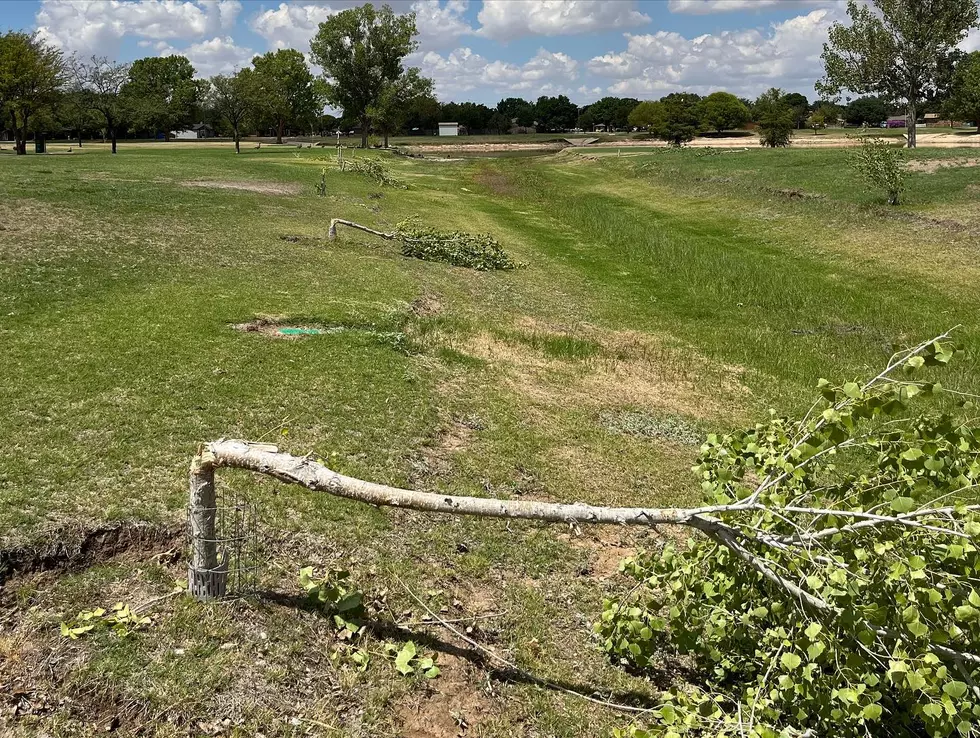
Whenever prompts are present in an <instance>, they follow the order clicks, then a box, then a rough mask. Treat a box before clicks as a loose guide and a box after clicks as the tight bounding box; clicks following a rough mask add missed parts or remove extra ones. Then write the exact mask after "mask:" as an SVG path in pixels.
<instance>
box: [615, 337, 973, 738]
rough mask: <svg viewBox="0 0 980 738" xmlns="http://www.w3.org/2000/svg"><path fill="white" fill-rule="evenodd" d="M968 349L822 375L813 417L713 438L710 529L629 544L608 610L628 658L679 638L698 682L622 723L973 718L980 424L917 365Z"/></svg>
mask: <svg viewBox="0 0 980 738" xmlns="http://www.w3.org/2000/svg"><path fill="white" fill-rule="evenodd" d="M956 353H957V350H956V349H955V347H953V346H952V345H951V344H949V343H947V342H945V341H938V342H933V343H930V344H924V345H923V346H922V347H919V348H918V349H915V350H913V351H911V352H906V353H904V354H901V355H896V357H894V359H895V361H893V362H891V363H890V370H891V371H886V372H885V373H884V375H883V376H881V377H879V378H877V379H876V380H873V381H872V382H870V383H868V384H865V385H863V386H862V385H859V384H858V383H856V382H848V383H845V384H843V385H842V386H839V387H834V386H832V385H830V383H828V382H826V380H821V382H820V385H819V386H820V393H821V395H822V399H821V400H820V402H819V403H818V404H817V405H815V406H814V407H813V408H811V412H810V413H808V415H807V416H806V417H805V418H804V419H803V420H800V421H797V422H791V421H790V420H788V419H785V418H779V417H776V416H774V415H773V416H771V417H770V418H769V419H768V420H767V421H766V422H763V423H760V424H758V425H757V426H756V427H754V428H752V429H750V430H748V431H745V432H740V433H733V434H730V435H723V436H709V437H708V441H707V443H705V444H704V445H703V446H702V448H701V455H700V458H699V464H698V466H697V467H695V471H696V472H697V474H698V476H699V477H700V479H701V487H702V490H703V494H704V503H705V505H706V508H703V509H707V511H708V512H707V513H706V515H707V518H708V519H707V520H705V521H704V524H703V526H699V527H700V528H701V530H702V532H703V533H704V535H703V536H698V537H697V538H696V539H691V540H690V541H689V542H688V543H686V544H685V545H674V544H668V545H666V546H665V547H664V548H663V549H662V550H661V551H658V552H656V553H642V552H641V553H640V554H638V555H637V556H636V557H635V558H633V559H628V560H627V561H625V562H624V563H623V565H621V569H622V570H623V571H625V572H626V573H627V574H628V575H630V576H631V577H633V578H635V579H636V580H637V585H636V586H635V587H634V588H632V589H631V590H630V592H629V593H628V594H627V595H625V596H623V597H622V598H618V599H611V600H607V601H606V602H605V604H604V612H603V615H602V620H601V621H600V622H599V623H597V625H596V630H597V632H598V633H599V634H600V636H601V637H602V639H603V643H604V647H605V650H606V651H607V652H608V653H609V654H610V655H611V656H613V657H614V659H615V660H617V661H619V662H621V663H624V664H627V665H629V666H632V667H634V668H638V669H641V670H643V669H647V668H651V667H656V666H657V665H660V664H662V661H663V654H664V653H665V652H671V651H673V652H675V653H679V654H682V655H685V656H686V657H687V658H689V659H692V660H693V665H694V667H695V669H696V670H697V673H698V674H700V676H701V683H700V685H699V686H696V687H695V686H689V687H684V688H682V687H677V688H675V689H673V690H672V691H671V692H669V693H668V694H667V695H666V697H665V698H664V701H663V703H662V704H661V706H660V707H659V708H658V709H657V710H655V711H654V712H653V713H652V715H653V716H654V718H655V719H656V721H657V722H656V723H655V724H654V725H653V726H652V727H651V728H649V729H644V728H639V727H637V726H631V727H630V728H627V729H625V730H624V731H621V732H620V735H622V736H634V735H635V736H652V735H658V736H660V735H674V736H680V735H693V734H696V735H712V736H719V735H724V736H731V737H733V736H754V737H755V738H759V737H760V736H772V737H773V738H775V737H776V736H802V735H812V736H834V738H838V737H841V738H850V737H853V738H857V736H867V735H902V736H924V735H930V736H950V735H956V734H959V735H962V736H964V737H965V736H970V735H975V734H976V733H975V726H976V725H977V722H978V720H980V697H978V696H977V693H976V691H975V690H974V689H973V688H971V686H970V685H972V684H974V683H975V682H977V681H980V585H978V575H980V551H978V546H977V541H978V538H980V515H978V512H980V510H978V507H980V506H978V505H976V504H975V503H976V490H977V487H978V485H980V428H978V427H974V426H973V425H971V424H970V423H971V421H972V422H975V418H973V417H972V416H973V415H974V413H973V412H971V411H972V409H973V408H972V401H966V402H961V401H957V399H956V398H957V395H956V394H955V393H954V394H952V395H951V396H947V395H945V392H944V391H943V390H942V388H941V387H940V385H939V384H938V383H932V382H927V381H921V380H916V379H915V376H916V374H917V373H918V372H919V371H920V368H921V367H923V366H926V365H933V366H941V365H944V364H946V363H947V362H948V361H949V360H950V359H951V358H952V357H953V356H954V355H955V354H956ZM899 369H901V370H903V371H904V372H906V373H907V374H908V375H910V376H909V377H908V378H906V379H897V378H894V377H892V376H891V375H892V374H895V373H897V372H898V370H899ZM923 397H924V398H938V401H937V405H938V411H937V412H936V413H929V412H927V411H925V410H922V409H919V408H918V407H917V404H918V403H919V401H920V398H923ZM913 398H916V399H913ZM944 398H945V399H944ZM957 405H958V406H959V407H958V409H957Z"/></svg>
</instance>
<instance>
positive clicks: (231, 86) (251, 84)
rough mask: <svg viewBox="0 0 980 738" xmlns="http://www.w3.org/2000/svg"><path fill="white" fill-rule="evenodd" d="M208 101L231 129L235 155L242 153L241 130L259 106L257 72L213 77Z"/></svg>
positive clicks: (245, 70)
mask: <svg viewBox="0 0 980 738" xmlns="http://www.w3.org/2000/svg"><path fill="white" fill-rule="evenodd" d="M206 101H207V105H208V108H209V109H210V110H211V111H213V112H214V113H215V114H216V115H217V116H219V117H220V118H222V119H223V120H225V121H226V122H227V123H228V125H229V126H230V127H231V129H232V135H233V137H234V139H235V153H241V144H240V140H241V128H242V126H244V125H245V122H246V120H247V119H248V117H249V116H250V115H251V114H252V113H253V112H254V110H255V108H256V106H257V104H258V100H257V80H256V74H255V72H254V71H253V70H251V69H242V70H240V71H238V72H236V73H235V74H234V75H232V76H230V77H229V76H225V75H223V74H219V75H216V76H214V77H212V78H211V80H210V84H209V86H208V92H207V96H206Z"/></svg>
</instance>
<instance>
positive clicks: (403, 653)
mask: <svg viewBox="0 0 980 738" xmlns="http://www.w3.org/2000/svg"><path fill="white" fill-rule="evenodd" d="M415 653H416V649H415V644H414V643H413V642H412V641H409V642H408V643H406V644H405V645H404V646H402V647H401V650H400V651H399V652H398V654H397V655H396V656H395V669H397V670H398V673H399V674H404V675H408V674H411V673H412V672H414V671H415V668H414V667H413V666H412V665H411V661H412V659H414V658H415Z"/></svg>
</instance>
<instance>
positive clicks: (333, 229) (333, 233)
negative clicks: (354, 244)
mask: <svg viewBox="0 0 980 738" xmlns="http://www.w3.org/2000/svg"><path fill="white" fill-rule="evenodd" d="M338 225H344V226H347V227H348V228H354V229H356V230H358V231H364V232H365V233H370V234H371V235H372V236H380V237H381V238H387V239H388V240H389V241H390V240H391V239H393V238H394V237H395V234H394V233H384V232H382V231H376V230H374V229H373V228H368V227H367V226H362V225H361V224H360V223H355V222H354V221H352V220H343V219H342V218H334V219H333V220H331V221H330V230H328V231H327V238H329V239H330V240H331V241H332V240H334V239H335V238H336V237H337V226H338Z"/></svg>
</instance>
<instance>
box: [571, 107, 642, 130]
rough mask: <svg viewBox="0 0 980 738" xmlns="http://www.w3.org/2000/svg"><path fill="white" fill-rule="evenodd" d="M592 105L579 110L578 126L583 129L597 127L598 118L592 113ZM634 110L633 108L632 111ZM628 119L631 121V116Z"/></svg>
mask: <svg viewBox="0 0 980 738" xmlns="http://www.w3.org/2000/svg"><path fill="white" fill-rule="evenodd" d="M590 107H591V106H588V105H586V106H585V107H584V108H582V109H581V110H580V111H579V114H578V127H579V128H581V129H582V130H583V131H591V130H593V129H594V128H595V124H596V119H595V116H594V115H592V111H591V110H590V109H589V108H590ZM632 112H633V111H632V110H631V111H630V113H632ZM626 120H627V121H629V116H626Z"/></svg>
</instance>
